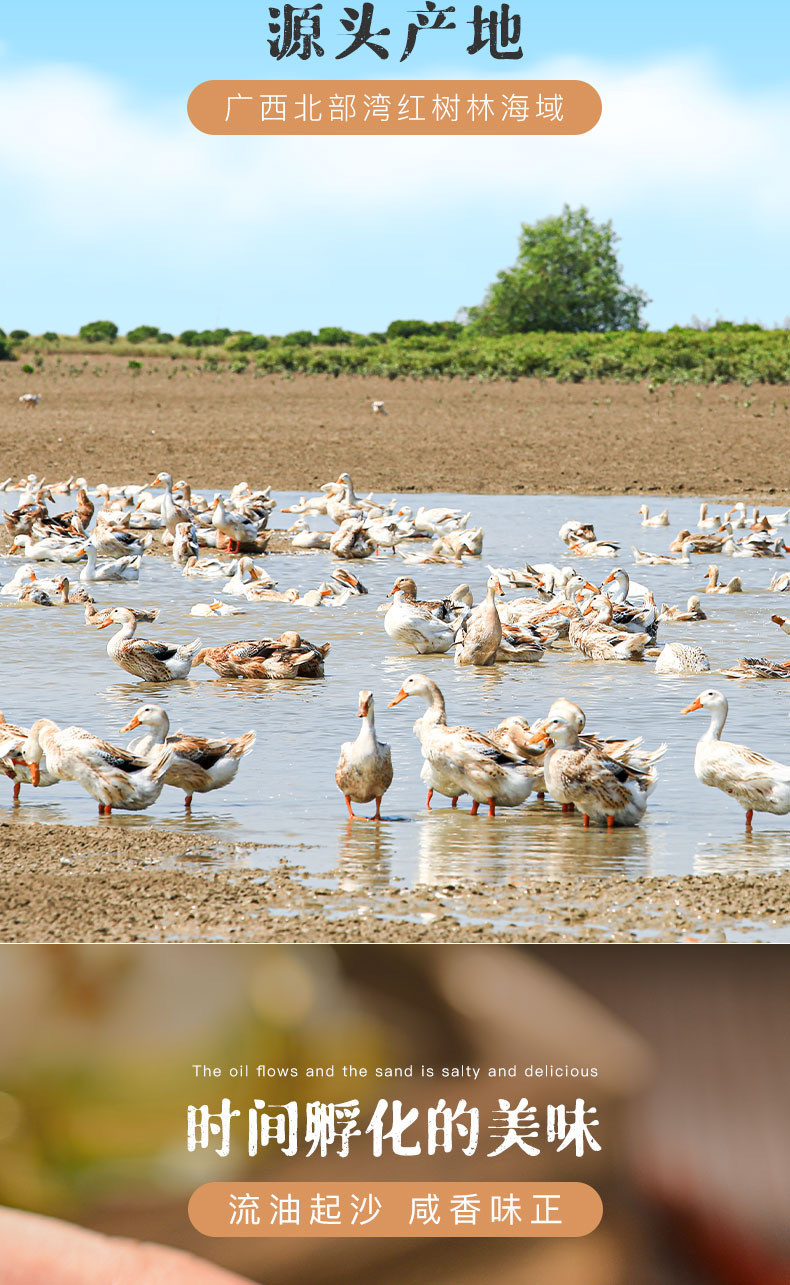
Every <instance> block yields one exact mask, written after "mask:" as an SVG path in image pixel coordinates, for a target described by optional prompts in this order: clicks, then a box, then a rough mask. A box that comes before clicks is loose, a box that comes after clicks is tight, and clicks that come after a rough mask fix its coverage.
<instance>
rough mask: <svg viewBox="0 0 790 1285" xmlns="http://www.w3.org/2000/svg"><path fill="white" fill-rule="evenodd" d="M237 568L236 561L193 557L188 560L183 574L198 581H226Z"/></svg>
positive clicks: (182, 569) (183, 568)
mask: <svg viewBox="0 0 790 1285" xmlns="http://www.w3.org/2000/svg"><path fill="white" fill-rule="evenodd" d="M236 567H237V564H236V562H234V561H231V562H223V561H222V559H221V558H208V557H206V558H198V557H195V556H194V555H193V556H192V557H189V558H187V560H186V562H185V563H184V566H183V567H182V568H181V574H182V576H188V577H193V578H194V579H196V580H224V579H225V578H229V577H231V576H232V575H233V574H234V572H235V570H236Z"/></svg>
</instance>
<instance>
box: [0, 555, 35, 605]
mask: <svg viewBox="0 0 790 1285" xmlns="http://www.w3.org/2000/svg"><path fill="white" fill-rule="evenodd" d="M35 578H36V573H35V570H34V568H33V567H31V566H30V564H29V563H27V562H26V563H25V564H24V565H23V566H21V567H17V569H16V571H15V572H14V574H13V576H12V577H11V579H10V580H9V581H8V583H7V584H4V585H3V587H2V589H0V597H2V598H18V597H19V595H20V593H21V592H22V590H23V588H24V587H25V585H26V584H30V581H31V580H35Z"/></svg>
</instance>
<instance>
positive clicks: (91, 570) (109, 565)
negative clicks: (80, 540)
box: [80, 544, 141, 584]
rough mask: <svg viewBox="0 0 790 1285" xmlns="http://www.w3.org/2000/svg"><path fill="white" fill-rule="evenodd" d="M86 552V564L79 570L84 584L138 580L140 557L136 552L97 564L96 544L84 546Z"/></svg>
mask: <svg viewBox="0 0 790 1285" xmlns="http://www.w3.org/2000/svg"><path fill="white" fill-rule="evenodd" d="M85 552H86V554H87V558H88V561H87V564H86V565H85V566H84V567H83V568H82V571H81V572H80V580H82V582H83V583H84V584H90V583H91V582H92V581H102V582H107V581H108V580H113V581H115V580H139V579H140V564H141V558H140V555H139V554H138V555H137V556H136V557H125V558H116V559H115V561H113V562H103V563H102V565H101V566H97V557H98V555H97V553H96V546H95V545H93V544H88V545H86V546H85Z"/></svg>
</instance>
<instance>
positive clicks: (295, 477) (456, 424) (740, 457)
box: [0, 355, 790, 499]
mask: <svg viewBox="0 0 790 1285" xmlns="http://www.w3.org/2000/svg"><path fill="white" fill-rule="evenodd" d="M21 366H22V363H21V362H9V363H3V364H1V365H0V442H1V443H2V447H3V452H4V463H3V476H5V475H6V474H9V473H11V472H20V471H24V472H28V471H30V470H35V471H36V472H37V473H39V475H42V474H45V475H46V476H47V477H48V478H50V479H52V480H55V479H60V478H64V477H66V476H68V475H69V474H70V473H76V474H84V475H85V476H86V477H87V478H88V480H89V481H90V482H91V483H96V482H99V481H105V482H108V483H109V484H111V485H113V484H118V483H122V482H129V481H138V482H144V481H146V480H149V479H150V478H151V477H153V475H154V474H155V473H156V472H157V471H158V470H159V469H160V468H166V469H167V470H168V471H169V472H171V473H172V474H173V475H174V476H176V477H182V476H186V477H188V478H190V479H191V480H192V482H193V483H194V484H195V485H198V486H207V487H227V486H231V485H233V483H235V482H238V481H239V480H240V479H241V478H246V479H247V480H248V481H249V482H250V483H251V484H254V485H257V484H260V483H265V482H269V483H271V484H272V485H273V486H274V487H275V488H276V489H282V490H291V489H293V490H308V489H312V488H315V487H317V486H319V485H320V484H321V483H322V482H326V481H327V480H330V479H332V478H334V477H336V476H337V474H338V472H339V471H340V470H342V469H351V470H352V472H353V475H354V479H355V481H356V482H357V483H358V484H359V486H360V487H361V488H363V489H368V488H375V489H377V490H380V491H410V490H417V491H431V490H441V491H467V492H469V491H473V492H481V491H482V492H494V493H495V492H504V493H513V492H518V491H524V492H525V493H526V492H531V493H543V492H579V493H587V494H609V493H616V494H640V495H641V494H646V495H649V494H650V493H651V492H654V493H665V494H674V493H679V494H683V493H685V494H693V495H710V496H717V497H721V498H723V499H727V498H732V499H738V498H741V497H744V496H747V497H754V498H757V499H760V498H765V497H767V496H769V495H770V496H776V497H781V496H786V495H788V494H790V457H787V456H786V455H782V454H777V450H776V446H777V442H779V441H781V440H782V439H783V436H784V435H785V434H786V432H787V429H788V427H790V411H789V410H788V407H789V406H790V389H787V388H784V387H780V386H776V385H759V386H757V385H756V386H752V387H751V388H743V387H741V386H740V385H736V384H726V385H720V386H710V387H708V386H698V385H691V386H688V387H683V386H676V387H670V386H662V387H658V388H655V389H654V391H652V392H651V391H650V386H649V385H647V384H607V383H583V384H556V383H552V382H551V381H540V380H536V379H520V380H517V381H514V382H510V381H506V380H499V381H496V382H491V383H479V382H477V381H475V380H463V381H462V380H435V379H434V380H405V379H404V380H394V381H391V380H388V379H382V378H369V377H363V376H359V377H349V376H342V377H339V378H337V379H335V378H333V377H332V376H323V375H316V376H305V375H295V376H290V377H285V376H282V375H267V376H263V377H260V378H258V377H256V376H255V375H254V374H253V373H252V372H251V371H247V372H246V373H245V374H242V375H236V374H232V373H230V372H229V371H227V370H225V371H223V372H221V373H220V372H212V371H201V370H199V368H198V363H197V362H195V361H191V362H181V361H172V362H171V361H170V360H169V359H163V358H161V357H159V358H157V357H150V358H145V359H144V360H143V363H142V369H141V370H139V371H131V370H130V369H129V365H128V360H127V359H126V358H124V357H107V356H104V355H101V356H97V357H96V359H95V360H86V359H82V358H79V357H74V358H64V359H63V361H62V363H61V365H60V366H56V365H55V362H54V359H53V358H51V357H50V358H47V359H46V361H45V365H44V368H43V370H39V371H36V372H35V373H34V374H32V375H27V374H25V373H24V372H23V371H22V368H21ZM29 391H36V392H40V393H41V404H40V406H38V407H37V408H36V409H35V410H24V409H23V407H21V406H20V405H19V403H18V401H17V398H18V397H19V395H20V394H21V393H24V392H29ZM374 400H383V401H384V403H385V406H386V409H387V412H388V413H387V416H386V417H384V416H381V415H374V414H373V413H372V410H371V403H372V402H373V401H374Z"/></svg>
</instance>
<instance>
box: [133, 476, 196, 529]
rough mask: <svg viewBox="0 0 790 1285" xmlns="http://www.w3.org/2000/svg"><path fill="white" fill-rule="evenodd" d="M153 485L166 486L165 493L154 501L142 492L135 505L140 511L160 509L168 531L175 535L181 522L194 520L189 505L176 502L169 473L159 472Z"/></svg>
mask: <svg viewBox="0 0 790 1285" xmlns="http://www.w3.org/2000/svg"><path fill="white" fill-rule="evenodd" d="M151 485H152V486H163V487H164V488H165V489H164V494H163V495H162V496H160V497H159V499H158V500H156V501H153V500H152V499H149V498H147V497H146V496H145V495H144V493H142V492H140V493H139V494H138V495H137V497H136V502H135V507H136V508H137V509H138V511H139V510H140V509H147V510H149V511H151V512H155V511H157V510H158V512H159V514H160V517H161V519H162V521H163V522H164V524H165V526H166V527H167V529H168V531H169V532H170V534H171V535H172V536H175V534H176V527H177V526H178V524H179V522H187V523H191V522H192V513H191V511H190V509H189V507H188V506H187V505H183V504H176V501H175V499H174V496H173V479H172V477H171V476H170V474H169V473H157V475H156V477H155V478H154V480H153V482H152V483H151Z"/></svg>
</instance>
